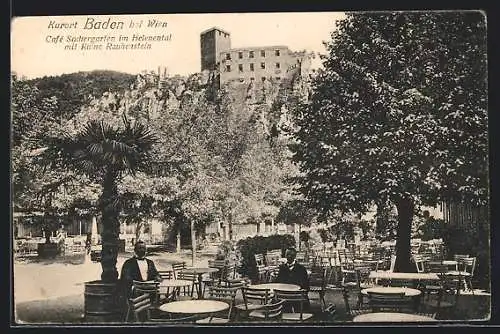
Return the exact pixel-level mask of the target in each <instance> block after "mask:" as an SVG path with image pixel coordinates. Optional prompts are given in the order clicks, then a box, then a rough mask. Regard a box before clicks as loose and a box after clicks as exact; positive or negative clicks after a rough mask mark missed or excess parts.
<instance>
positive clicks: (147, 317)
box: [126, 294, 197, 324]
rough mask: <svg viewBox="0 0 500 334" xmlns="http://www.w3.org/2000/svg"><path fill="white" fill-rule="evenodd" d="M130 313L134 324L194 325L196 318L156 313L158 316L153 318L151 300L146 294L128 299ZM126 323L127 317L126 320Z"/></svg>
mask: <svg viewBox="0 0 500 334" xmlns="http://www.w3.org/2000/svg"><path fill="white" fill-rule="evenodd" d="M129 305H130V313H132V314H133V315H134V318H133V319H134V322H140V323H153V324H158V323H166V324H168V323H176V324H179V323H194V321H195V320H196V318H197V317H196V316H194V315H191V316H183V317H178V318H174V317H172V315H171V314H169V315H166V314H164V313H165V312H161V313H158V316H155V317H153V316H152V314H151V310H152V305H151V300H150V298H149V296H148V295H147V294H143V295H140V296H138V297H135V298H131V299H129ZM126 321H128V315H127V319H126Z"/></svg>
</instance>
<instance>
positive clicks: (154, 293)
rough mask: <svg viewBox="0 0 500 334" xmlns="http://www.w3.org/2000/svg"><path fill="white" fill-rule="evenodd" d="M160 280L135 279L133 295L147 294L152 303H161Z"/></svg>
mask: <svg viewBox="0 0 500 334" xmlns="http://www.w3.org/2000/svg"><path fill="white" fill-rule="evenodd" d="M159 286H160V282H156V281H145V282H143V281H133V282H132V287H133V294H132V295H133V296H140V295H143V294H147V295H149V296H150V299H151V304H152V305H153V306H157V305H158V304H159V303H160V299H159V289H160V288H159Z"/></svg>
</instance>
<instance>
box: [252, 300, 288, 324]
mask: <svg viewBox="0 0 500 334" xmlns="http://www.w3.org/2000/svg"><path fill="white" fill-rule="evenodd" d="M284 303H285V301H284V300H277V301H272V302H270V303H266V304H265V305H262V308H260V309H258V310H255V311H252V312H250V314H249V315H248V316H249V318H254V319H258V320H259V322H269V321H270V322H281V320H282V315H283V304H284Z"/></svg>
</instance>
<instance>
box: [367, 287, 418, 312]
mask: <svg viewBox="0 0 500 334" xmlns="http://www.w3.org/2000/svg"><path fill="white" fill-rule="evenodd" d="M368 305H369V306H370V308H371V309H372V311H373V312H381V311H392V312H403V313H404V312H408V311H410V312H412V313H413V312H415V311H416V309H415V303H414V302H413V300H412V299H411V298H408V297H406V296H405V293H404V292H401V293H379V292H372V291H369V292H368Z"/></svg>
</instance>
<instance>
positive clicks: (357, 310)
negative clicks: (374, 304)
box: [342, 288, 371, 320]
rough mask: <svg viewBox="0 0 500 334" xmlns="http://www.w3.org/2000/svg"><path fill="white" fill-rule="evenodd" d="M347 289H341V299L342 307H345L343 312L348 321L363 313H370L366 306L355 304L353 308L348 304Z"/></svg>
mask: <svg viewBox="0 0 500 334" xmlns="http://www.w3.org/2000/svg"><path fill="white" fill-rule="evenodd" d="M349 293H350V291H349V289H347V288H343V289H342V297H343V299H344V305H345V312H346V314H347V316H348V318H349V320H352V319H353V318H354V317H356V316H358V315H361V314H365V313H370V312H371V308H370V307H369V306H368V304H359V303H358V302H356V306H355V307H351V304H350V302H349V297H350V296H349Z"/></svg>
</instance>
